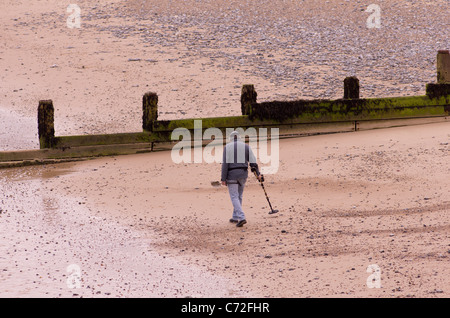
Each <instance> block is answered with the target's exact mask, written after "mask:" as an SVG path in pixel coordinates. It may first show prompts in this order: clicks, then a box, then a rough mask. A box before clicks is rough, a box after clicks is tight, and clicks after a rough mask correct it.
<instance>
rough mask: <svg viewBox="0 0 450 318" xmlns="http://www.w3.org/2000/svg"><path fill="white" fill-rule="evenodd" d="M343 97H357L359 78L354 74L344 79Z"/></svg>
mask: <svg viewBox="0 0 450 318" xmlns="http://www.w3.org/2000/svg"><path fill="white" fill-rule="evenodd" d="M344 99H359V79H358V78H356V77H355V76H350V77H346V78H345V79H344Z"/></svg>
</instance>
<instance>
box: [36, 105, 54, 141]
mask: <svg viewBox="0 0 450 318" xmlns="http://www.w3.org/2000/svg"><path fill="white" fill-rule="evenodd" d="M38 133H39V144H40V148H41V149H44V148H51V147H53V145H54V141H55V109H54V108H53V101H51V100H41V101H39V106H38Z"/></svg>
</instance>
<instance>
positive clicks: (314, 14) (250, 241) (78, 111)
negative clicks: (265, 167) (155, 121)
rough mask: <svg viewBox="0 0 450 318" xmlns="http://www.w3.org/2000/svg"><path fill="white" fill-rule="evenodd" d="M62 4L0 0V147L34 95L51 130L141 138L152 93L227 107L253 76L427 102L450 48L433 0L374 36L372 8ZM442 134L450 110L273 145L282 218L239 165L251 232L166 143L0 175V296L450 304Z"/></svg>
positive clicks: (26, 132)
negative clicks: (74, 9) (77, 18)
mask: <svg viewBox="0 0 450 318" xmlns="http://www.w3.org/2000/svg"><path fill="white" fill-rule="evenodd" d="M69 3H70V2H64V1H56V0H41V1H32V2H31V3H28V2H27V3H23V2H17V1H10V0H5V1H2V4H1V9H2V10H0V11H1V13H0V19H1V22H2V26H3V29H2V32H1V33H0V69H1V70H2V72H1V74H0V83H1V84H0V96H1V97H2V98H1V100H0V126H1V127H4V128H3V129H0V151H4V150H19V149H37V148H38V147H39V143H38V141H37V120H36V114H37V106H38V101H39V100H41V99H52V100H53V102H54V105H55V129H56V135H75V134H97V133H116V132H133V131H140V130H141V129H142V122H141V120H142V114H141V112H142V105H141V102H142V95H143V94H144V93H145V92H148V91H154V92H157V93H158V96H159V98H160V103H159V105H160V106H159V112H160V113H159V118H160V119H173V118H192V117H209V116H230V115H235V114H239V112H240V89H241V86H242V85H243V84H246V83H252V84H255V87H256V90H257V92H258V100H274V99H280V100H281V99H283V100H289V99H297V98H305V99H309V98H311V99H312V98H341V97H342V94H343V88H342V81H343V79H344V78H345V77H346V76H349V75H356V76H358V78H359V79H360V81H361V97H364V98H365V97H386V96H411V95H423V94H424V92H425V84H426V83H431V82H435V80H436V66H435V58H436V52H437V51H438V50H440V49H448V48H449V47H448V45H449V42H448V34H447V33H448V32H447V30H448V29H449V26H450V25H449V21H450V19H449V13H448V12H449V10H448V8H449V3H448V1H444V0H436V1H432V2H431V1H428V2H423V1H405V2H398V1H383V2H382V3H381V8H382V16H381V17H382V20H381V21H382V22H381V23H382V27H381V28H380V29H376V30H374V29H368V28H367V27H366V19H367V17H368V16H369V14H370V13H367V12H365V10H366V8H367V6H368V5H369V4H370V3H371V2H370V1H337V0H329V1H325V2H324V3H321V4H319V3H318V2H317V1H262V2H261V1H259V2H258V5H255V3H254V2H253V1H200V2H198V1H193V0H192V1H190V0H187V1H142V0H130V1H119V0H102V1H96V2H95V3H93V2H92V1H86V0H78V1H77V4H78V5H79V7H80V8H81V27H80V28H73V29H71V28H68V27H67V25H66V20H67V18H68V16H69V15H70V13H67V11H66V8H67V5H68V4H69ZM430 15H432V16H433V18H430ZM343 17H345V19H344V18H343ZM449 142H450V123H448V122H443V123H435V124H427V125H417V126H409V127H396V128H389V129H378V130H371V131H358V132H352V133H341V134H333V135H318V136H309V137H302V138H292V139H283V140H280V149H279V151H280V152H279V158H280V166H279V169H278V172H277V173H276V174H271V175H267V176H266V182H265V186H266V190H267V192H268V195H269V197H270V200H271V202H272V204H273V205H274V207H275V208H276V209H279V210H280V212H279V213H278V214H275V215H269V214H268V212H269V207H268V204H267V201H266V199H265V196H264V193H263V191H262V189H261V187H260V185H259V184H258V182H257V181H256V179H255V178H254V177H250V178H249V180H248V183H247V186H246V190H245V193H244V211H245V213H246V216H247V221H248V223H247V224H246V225H245V226H244V227H243V228H236V227H235V226H234V225H233V224H231V223H229V222H228V220H229V218H230V217H231V212H232V207H231V203H230V200H229V196H228V193H227V189H226V188H225V187H223V186H220V187H213V186H211V181H217V180H219V178H220V164H218V163H213V164H207V163H196V164H194V163H192V164H189V163H186V164H185V163H182V164H175V163H174V162H173V161H172V159H171V153H170V151H161V152H154V153H146V154H138V155H129V156H117V157H108V158H98V159H93V160H88V161H83V162H76V163H63V164H57V165H43V166H32V167H22V168H12V169H3V170H0V233H1V234H0V236H1V237H0V285H1V286H2V288H1V290H0V297H271V298H272V297H289V298H291V297H292V298H294V297H300V298H303V297H445V298H447V297H449V294H450V290H449V287H448V286H450V268H449V266H448V264H449V257H450V214H449V213H450V194H449V190H448V189H449V187H450V167H449V166H448V161H449V160H448V158H449V152H450V148H449ZM258 150H259V149H256V151H258ZM374 268H378V269H379V270H380V276H379V278H380V282H381V286H378V287H379V288H377V287H374V286H372V285H370V284H368V281H367V280H368V278H369V276H370V275H372V274H373V273H372V270H373V269H374Z"/></svg>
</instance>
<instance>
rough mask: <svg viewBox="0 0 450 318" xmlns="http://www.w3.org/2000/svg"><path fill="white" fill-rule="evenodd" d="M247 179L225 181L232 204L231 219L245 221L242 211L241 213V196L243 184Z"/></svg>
mask: <svg viewBox="0 0 450 318" xmlns="http://www.w3.org/2000/svg"><path fill="white" fill-rule="evenodd" d="M246 181H247V179H238V180H227V185H228V192H229V193H230V199H231V203H232V204H233V217H232V218H233V219H234V220H238V221H240V220H245V214H244V211H242V195H243V194H244V187H245V182H246Z"/></svg>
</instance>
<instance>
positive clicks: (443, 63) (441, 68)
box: [436, 50, 450, 84]
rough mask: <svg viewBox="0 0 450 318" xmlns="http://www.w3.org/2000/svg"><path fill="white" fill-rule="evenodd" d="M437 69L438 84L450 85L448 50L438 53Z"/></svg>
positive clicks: (449, 56)
mask: <svg viewBox="0 0 450 318" xmlns="http://www.w3.org/2000/svg"><path fill="white" fill-rule="evenodd" d="M436 69H437V83H438V84H450V52H449V51H448V50H440V51H438V54H437V58H436Z"/></svg>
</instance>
